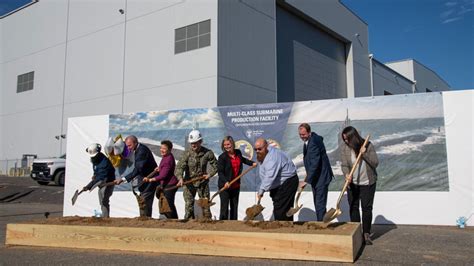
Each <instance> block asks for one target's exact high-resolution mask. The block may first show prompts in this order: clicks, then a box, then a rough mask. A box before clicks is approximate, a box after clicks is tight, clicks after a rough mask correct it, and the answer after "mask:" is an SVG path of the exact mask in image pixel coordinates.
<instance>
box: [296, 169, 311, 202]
mask: <svg viewBox="0 0 474 266" xmlns="http://www.w3.org/2000/svg"><path fill="white" fill-rule="evenodd" d="M307 179H308V176H305V177H304V180H303V182H305V183H306V180H307ZM303 190H304V188H298V195H296V200H295V207H298V200H299V199H300V196H301V192H303Z"/></svg>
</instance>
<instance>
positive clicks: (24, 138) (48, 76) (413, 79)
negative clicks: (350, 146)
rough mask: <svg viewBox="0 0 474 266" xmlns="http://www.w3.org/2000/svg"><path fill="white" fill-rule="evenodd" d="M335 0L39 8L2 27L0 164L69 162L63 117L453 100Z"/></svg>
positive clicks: (120, 1) (53, 1)
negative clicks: (378, 51)
mask: <svg viewBox="0 0 474 266" xmlns="http://www.w3.org/2000/svg"><path fill="white" fill-rule="evenodd" d="M368 27H369V26H368V25H367V24H366V23H365V22H364V21H363V20H361V19H360V18H359V17H358V16H357V15H356V14H354V13H353V12H351V10H349V9H348V8H347V7H345V6H344V5H343V4H342V3H341V2H340V1H337V0H317V1H312V0H287V1H283V0H276V1H275V0H258V1H256V0H225V1H223V0H222V1H218V0H192V1H191V0H154V1H151V0H148V1H147V0H114V1H86V0H68V1H64V0H41V1H33V2H32V3H30V4H28V5H26V6H24V7H22V8H20V9H18V10H15V11H13V12H11V13H9V14H6V15H4V16H3V17H1V18H0V61H1V64H0V89H1V103H0V160H6V159H14V158H21V156H22V155H23V154H36V155H38V156H39V157H44V156H57V155H60V154H62V153H64V152H65V149H66V145H65V143H66V140H67V120H68V118H70V117H77V116H90V115H103V114H113V113H129V112H137V111H150V110H163V109H183V108H195V107H213V106H223V105H237V104H250V103H273V102H290V101H302V100H319V99H333V98H346V97H362V96H371V95H388V94H407V93H418V92H430V91H442V90H449V85H448V84H447V83H446V82H445V81H443V79H441V78H440V77H439V76H438V75H437V74H436V73H434V72H433V71H432V70H430V69H429V68H427V67H425V66H423V65H422V64H421V63H419V62H417V61H416V60H411V59H410V60H403V61H398V62H392V63H388V64H384V63H382V62H379V61H377V60H376V57H374V56H373V55H372V54H371V53H370V50H369V38H368Z"/></svg>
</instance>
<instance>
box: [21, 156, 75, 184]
mask: <svg viewBox="0 0 474 266" xmlns="http://www.w3.org/2000/svg"><path fill="white" fill-rule="evenodd" d="M65 173H66V154H64V155H63V156H61V157H58V158H47V159H35V160H34V161H33V169H32V170H31V174H30V176H31V178H33V180H35V181H36V182H38V184H40V185H47V184H49V182H52V181H54V183H55V184H56V185H58V186H64V176H65Z"/></svg>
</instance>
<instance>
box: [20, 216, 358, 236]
mask: <svg viewBox="0 0 474 266" xmlns="http://www.w3.org/2000/svg"><path fill="white" fill-rule="evenodd" d="M29 223H36V224H54V225H84V226H107V227H133V228H160V229H179V230H208V231H241V232H268V233H298V234H305V233H306V234H340V233H343V232H349V231H350V230H353V228H354V227H353V226H350V225H349V224H347V223H332V224H329V225H326V224H323V223H319V222H288V221H245V222H244V221H220V220H208V219H202V220H158V219H151V218H148V217H137V218H94V217H78V216H73V217H58V218H49V219H42V220H36V221H31V222H29ZM336 229H337V230H336Z"/></svg>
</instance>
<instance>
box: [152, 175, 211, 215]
mask: <svg viewBox="0 0 474 266" xmlns="http://www.w3.org/2000/svg"><path fill="white" fill-rule="evenodd" d="M202 179H204V177H203V176H200V177H196V178H193V179H191V180H188V181H184V182H183V185H187V184H189V183H193V182H196V181H199V180H202ZM176 188H178V186H172V187H169V188H166V189H163V187H162V186H158V187H156V193H155V196H156V198H157V199H158V208H159V210H160V214H165V213H170V212H171V208H170V204H169V202H168V199H167V198H166V197H165V193H164V192H165V191H169V190H173V189H176Z"/></svg>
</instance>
